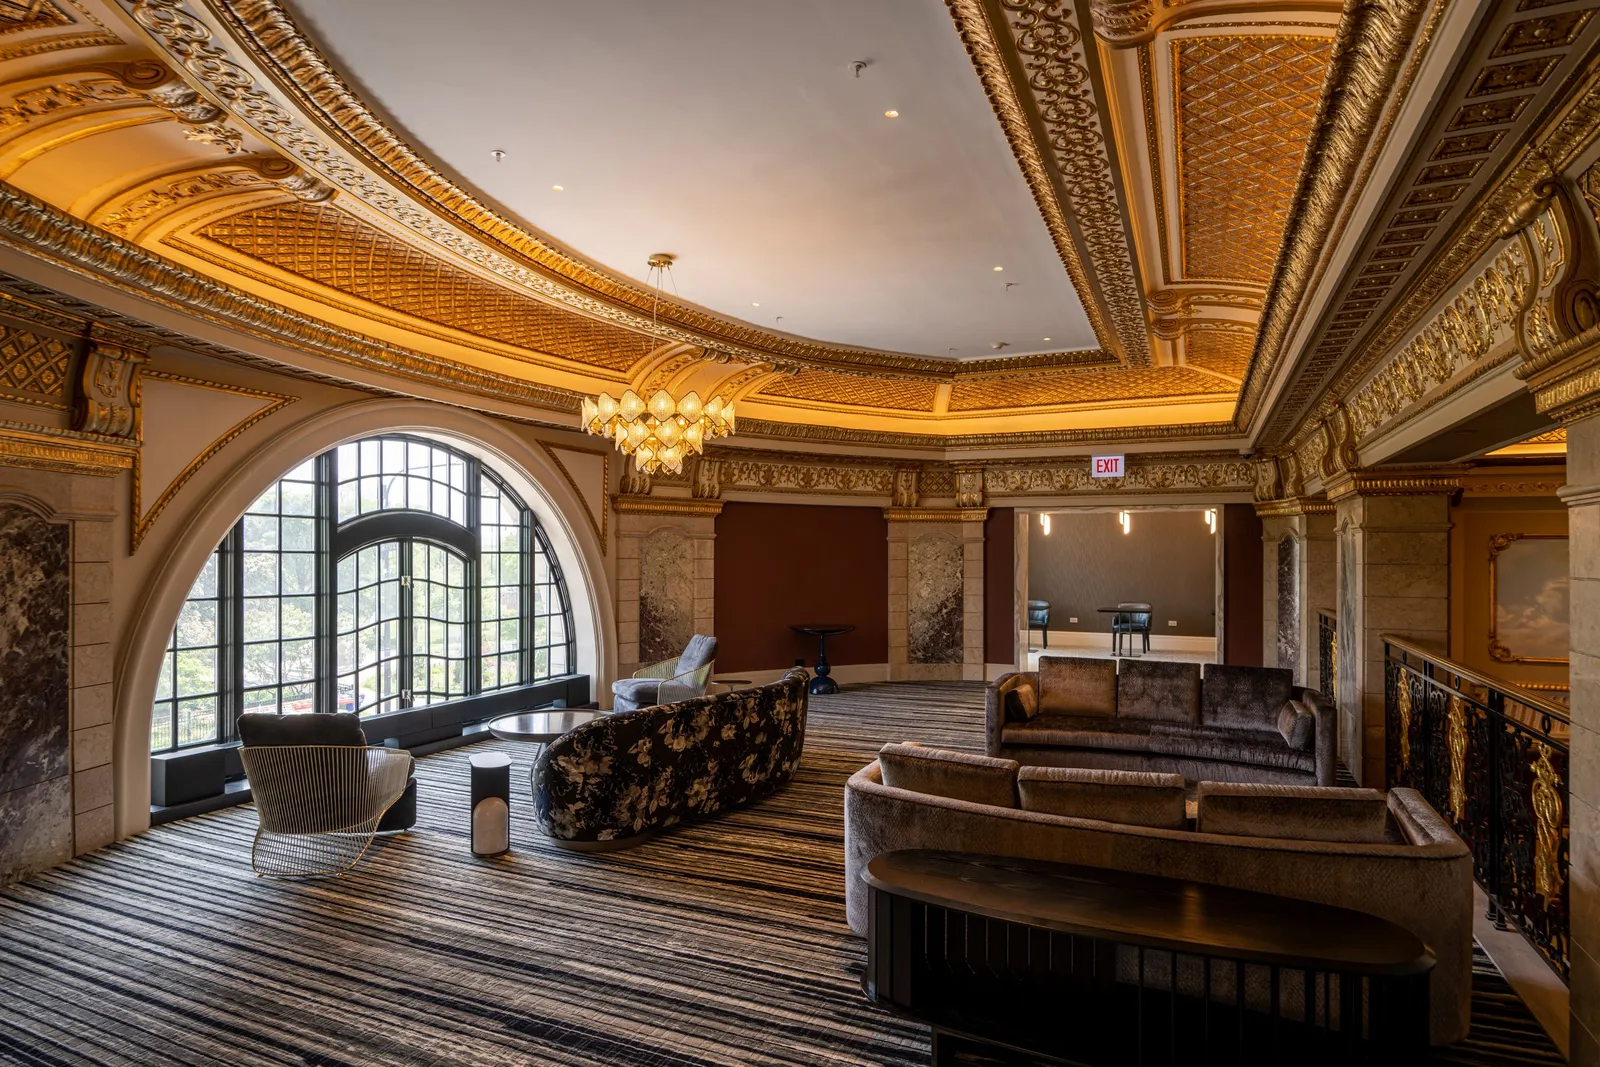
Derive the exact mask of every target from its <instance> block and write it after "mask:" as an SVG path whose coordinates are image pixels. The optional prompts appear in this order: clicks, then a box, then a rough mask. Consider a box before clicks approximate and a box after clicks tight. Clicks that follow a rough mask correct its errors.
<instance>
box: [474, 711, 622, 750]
mask: <svg viewBox="0 0 1600 1067" xmlns="http://www.w3.org/2000/svg"><path fill="white" fill-rule="evenodd" d="M603 714H604V713H603V712H599V711H530V712H523V713H522V714H521V715H505V716H502V717H501V718H498V719H495V720H494V721H493V722H491V723H490V724H489V732H490V733H491V734H493V735H494V736H495V737H498V738H500V739H501V740H502V741H542V742H544V743H545V744H549V743H550V742H551V741H554V740H555V739H556V738H558V737H560V736H561V735H562V734H565V733H570V732H571V731H573V730H575V729H577V728H578V727H580V726H582V725H583V724H584V723H586V722H594V721H595V720H596V719H598V718H601V717H602V716H603Z"/></svg>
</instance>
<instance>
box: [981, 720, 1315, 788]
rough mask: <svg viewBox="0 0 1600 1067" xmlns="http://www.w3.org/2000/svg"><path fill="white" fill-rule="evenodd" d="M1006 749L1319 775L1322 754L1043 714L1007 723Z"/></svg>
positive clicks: (1160, 726) (1239, 738)
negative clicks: (1091, 752) (1134, 755)
mask: <svg viewBox="0 0 1600 1067" xmlns="http://www.w3.org/2000/svg"><path fill="white" fill-rule="evenodd" d="M1000 736H1001V740H1002V741H1003V742H1004V743H1005V744H1006V745H1014V746H1018V747H1025V748H1073V749H1098V750H1102V751H1107V752H1138V753H1148V754H1150V755H1157V756H1174V757H1179V758H1183V759H1195V760H1212V761H1221V762H1224V763H1243V764H1251V765H1254V766H1258V767H1272V768H1276V769H1279V770H1288V771H1299V772H1304V773H1307V774H1315V773H1316V769H1317V761H1316V753H1315V752H1312V751H1302V750H1298V749H1292V748H1290V747H1289V746H1288V745H1286V744H1285V743H1284V741H1283V738H1282V737H1280V736H1279V735H1278V733H1277V732H1276V731H1274V732H1272V733H1270V734H1268V733H1263V732H1260V731H1255V730H1217V729H1212V728H1209V727H1205V726H1190V725H1188V724H1187V723H1175V722H1145V721H1143V720H1140V719H1123V718H1116V719H1099V718H1093V717H1084V716H1069V715H1045V714H1042V713H1041V714H1040V715H1038V716H1036V717H1035V718H1033V719H1032V720H1031V721H1029V722H1025V723H1007V724H1006V725H1005V726H1004V727H1003V728H1002V730H1001V735H1000Z"/></svg>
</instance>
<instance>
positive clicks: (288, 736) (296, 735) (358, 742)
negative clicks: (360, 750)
mask: <svg viewBox="0 0 1600 1067" xmlns="http://www.w3.org/2000/svg"><path fill="white" fill-rule="evenodd" d="M239 741H240V742H241V743H242V744H246V745H252V746H255V745H260V746H269V745H335V746H362V747H364V746H365V745H366V743H367V735H366V734H364V733H362V732H361V717H360V716H359V715H356V714H355V713H354V712H348V711H341V712H335V713H334V714H331V715H278V714H275V713H269V712H262V711H247V712H245V713H244V714H243V715H240V716H239Z"/></svg>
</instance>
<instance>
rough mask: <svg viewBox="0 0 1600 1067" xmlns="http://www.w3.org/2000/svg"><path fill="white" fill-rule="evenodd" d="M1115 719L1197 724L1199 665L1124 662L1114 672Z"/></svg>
mask: <svg viewBox="0 0 1600 1067" xmlns="http://www.w3.org/2000/svg"><path fill="white" fill-rule="evenodd" d="M1117 718H1119V719H1143V720H1146V721H1150V722H1186V723H1198V722H1199V721H1200V664H1198V663H1166V662H1163V661H1161V660H1143V659H1125V660H1123V661H1122V664H1121V666H1120V667H1119V668H1118V670H1117Z"/></svg>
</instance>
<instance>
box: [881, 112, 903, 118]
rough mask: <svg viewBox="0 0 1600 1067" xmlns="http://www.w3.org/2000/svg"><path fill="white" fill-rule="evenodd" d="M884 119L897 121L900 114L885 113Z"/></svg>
mask: <svg viewBox="0 0 1600 1067" xmlns="http://www.w3.org/2000/svg"><path fill="white" fill-rule="evenodd" d="M883 117H884V118H886V119H897V118H899V117H900V112H898V111H885V112H884V113H883Z"/></svg>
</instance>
